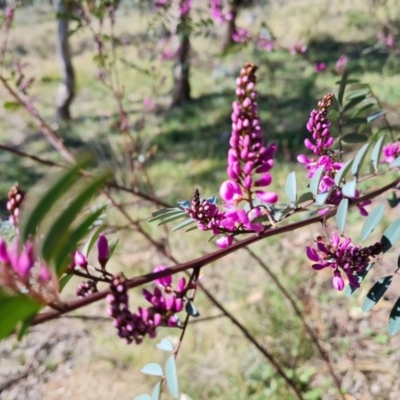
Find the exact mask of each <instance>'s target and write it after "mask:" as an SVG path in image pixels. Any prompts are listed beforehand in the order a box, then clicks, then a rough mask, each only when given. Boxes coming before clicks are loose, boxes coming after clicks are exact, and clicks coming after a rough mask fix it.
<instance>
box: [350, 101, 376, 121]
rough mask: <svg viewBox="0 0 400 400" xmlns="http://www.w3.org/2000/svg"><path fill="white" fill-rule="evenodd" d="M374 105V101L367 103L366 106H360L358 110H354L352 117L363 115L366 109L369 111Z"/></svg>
mask: <svg viewBox="0 0 400 400" xmlns="http://www.w3.org/2000/svg"><path fill="white" fill-rule="evenodd" d="M373 106H374V103H369V104H366V105H365V106H363V107H361V108H359V109H358V110H356V111H354V113H353V115H352V116H351V118H357V117H360V116H361V115H363V114H364V113H365V112H366V111H368V110H369V109H370V108H371V107H373Z"/></svg>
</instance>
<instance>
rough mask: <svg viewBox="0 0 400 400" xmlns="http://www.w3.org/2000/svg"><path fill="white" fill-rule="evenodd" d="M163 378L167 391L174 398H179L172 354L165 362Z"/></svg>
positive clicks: (176, 374)
mask: <svg viewBox="0 0 400 400" xmlns="http://www.w3.org/2000/svg"><path fill="white" fill-rule="evenodd" d="M165 378H166V380H167V388H168V390H169V393H170V394H171V396H172V397H173V398H174V399H179V384H178V373H177V371H176V364H175V357H174V356H173V355H172V354H171V355H170V356H169V357H168V358H167V361H166V363H165Z"/></svg>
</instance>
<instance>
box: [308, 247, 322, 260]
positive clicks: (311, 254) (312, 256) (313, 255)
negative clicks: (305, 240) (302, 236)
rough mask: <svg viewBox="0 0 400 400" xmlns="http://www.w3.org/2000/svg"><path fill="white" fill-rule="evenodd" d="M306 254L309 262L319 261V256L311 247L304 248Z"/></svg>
mask: <svg viewBox="0 0 400 400" xmlns="http://www.w3.org/2000/svg"><path fill="white" fill-rule="evenodd" d="M306 254H307V257H308V258H309V259H310V260H311V261H316V262H317V261H319V260H320V258H319V255H318V253H317V250H315V249H314V248H313V247H310V246H307V247H306Z"/></svg>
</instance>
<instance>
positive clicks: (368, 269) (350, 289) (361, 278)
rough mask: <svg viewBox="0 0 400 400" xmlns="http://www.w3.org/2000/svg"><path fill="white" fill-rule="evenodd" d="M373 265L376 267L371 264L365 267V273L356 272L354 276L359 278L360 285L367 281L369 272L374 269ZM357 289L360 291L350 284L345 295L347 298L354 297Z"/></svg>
mask: <svg viewBox="0 0 400 400" xmlns="http://www.w3.org/2000/svg"><path fill="white" fill-rule="evenodd" d="M373 265H374V264H373V263H369V264H368V265H367V266H366V267H365V269H364V271H362V272H356V273H355V274H354V276H355V277H356V278H357V280H358V283H360V284H361V282H362V281H363V280H364V279H365V277H366V276H367V274H368V272H369V271H370V270H371V268H372V266H373ZM357 289H358V288H356V287H354V286H352V285H350V284H349V285H347V286H346V290H345V295H346V296H347V297H349V296H350V295H352V294H353V293H354V292H355V291H356V290H357Z"/></svg>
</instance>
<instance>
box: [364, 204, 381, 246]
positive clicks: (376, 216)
mask: <svg viewBox="0 0 400 400" xmlns="http://www.w3.org/2000/svg"><path fill="white" fill-rule="evenodd" d="M384 213H385V206H384V205H380V206H377V207H375V208H374V209H373V210H372V211H371V212H370V213H369V215H368V217H367V218H366V219H365V221H364V224H363V227H362V228H361V240H362V241H363V242H365V241H366V240H367V238H368V237H369V235H370V234H371V233H372V232H373V231H374V229H375V228H376V227H377V226H378V224H379V222H381V220H382V218H383V215H384Z"/></svg>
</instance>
